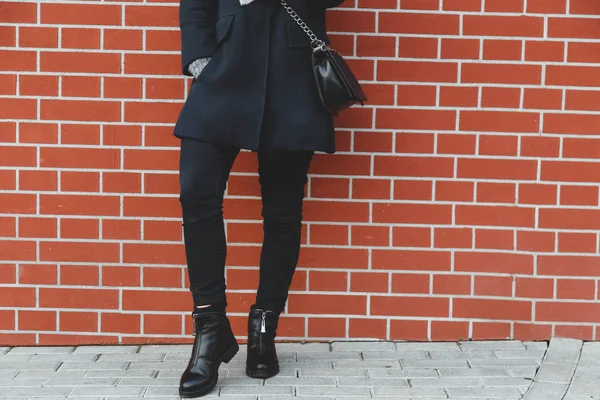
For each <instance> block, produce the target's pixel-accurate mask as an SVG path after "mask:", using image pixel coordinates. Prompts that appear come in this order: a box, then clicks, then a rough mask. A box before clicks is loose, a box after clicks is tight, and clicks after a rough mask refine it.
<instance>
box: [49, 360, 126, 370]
mask: <svg viewBox="0 0 600 400" xmlns="http://www.w3.org/2000/svg"><path fill="white" fill-rule="evenodd" d="M126 367H127V363H126V362H118V361H115V362H103V363H98V362H64V363H62V364H61V366H60V370H63V371H65V370H84V369H87V370H91V369H96V370H98V369H125V368H126Z"/></svg>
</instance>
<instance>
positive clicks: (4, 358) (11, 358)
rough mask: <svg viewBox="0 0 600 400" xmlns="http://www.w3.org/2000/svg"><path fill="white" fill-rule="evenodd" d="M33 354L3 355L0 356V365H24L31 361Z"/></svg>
mask: <svg viewBox="0 0 600 400" xmlns="http://www.w3.org/2000/svg"><path fill="white" fill-rule="evenodd" d="M34 356H35V354H10V353H8V354H4V355H1V356H0V363H2V364H4V363H26V362H29V361H31V359H32V358H33V357H34Z"/></svg>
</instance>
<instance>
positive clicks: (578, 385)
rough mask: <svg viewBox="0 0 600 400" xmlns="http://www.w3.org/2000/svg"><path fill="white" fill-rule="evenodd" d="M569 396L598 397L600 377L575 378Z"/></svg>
mask: <svg viewBox="0 0 600 400" xmlns="http://www.w3.org/2000/svg"><path fill="white" fill-rule="evenodd" d="M569 394H572V395H575V396H598V395H600V376H598V375H596V376H575V377H574V378H573V382H572V383H571V387H570V388H569Z"/></svg>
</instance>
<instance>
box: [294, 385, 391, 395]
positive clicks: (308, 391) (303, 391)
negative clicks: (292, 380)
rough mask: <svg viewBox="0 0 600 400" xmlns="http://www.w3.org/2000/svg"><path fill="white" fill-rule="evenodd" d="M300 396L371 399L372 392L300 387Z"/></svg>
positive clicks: (351, 387) (344, 388) (364, 389)
mask: <svg viewBox="0 0 600 400" xmlns="http://www.w3.org/2000/svg"><path fill="white" fill-rule="evenodd" d="M392 389H394V390H400V389H401V388H399V387H392ZM296 393H297V395H298V396H332V395H333V396H335V397H338V396H348V397H363V398H369V397H370V396H371V392H370V391H369V388H368V387H358V386H345V387H325V386H300V387H299V388H298V389H297V392H296Z"/></svg>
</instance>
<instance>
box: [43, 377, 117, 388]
mask: <svg viewBox="0 0 600 400" xmlns="http://www.w3.org/2000/svg"><path fill="white" fill-rule="evenodd" d="M118 381H119V379H118V378H80V377H70V376H64V377H61V378H52V379H50V380H49V381H48V383H46V386H115V385H116V384H117V382H118Z"/></svg>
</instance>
